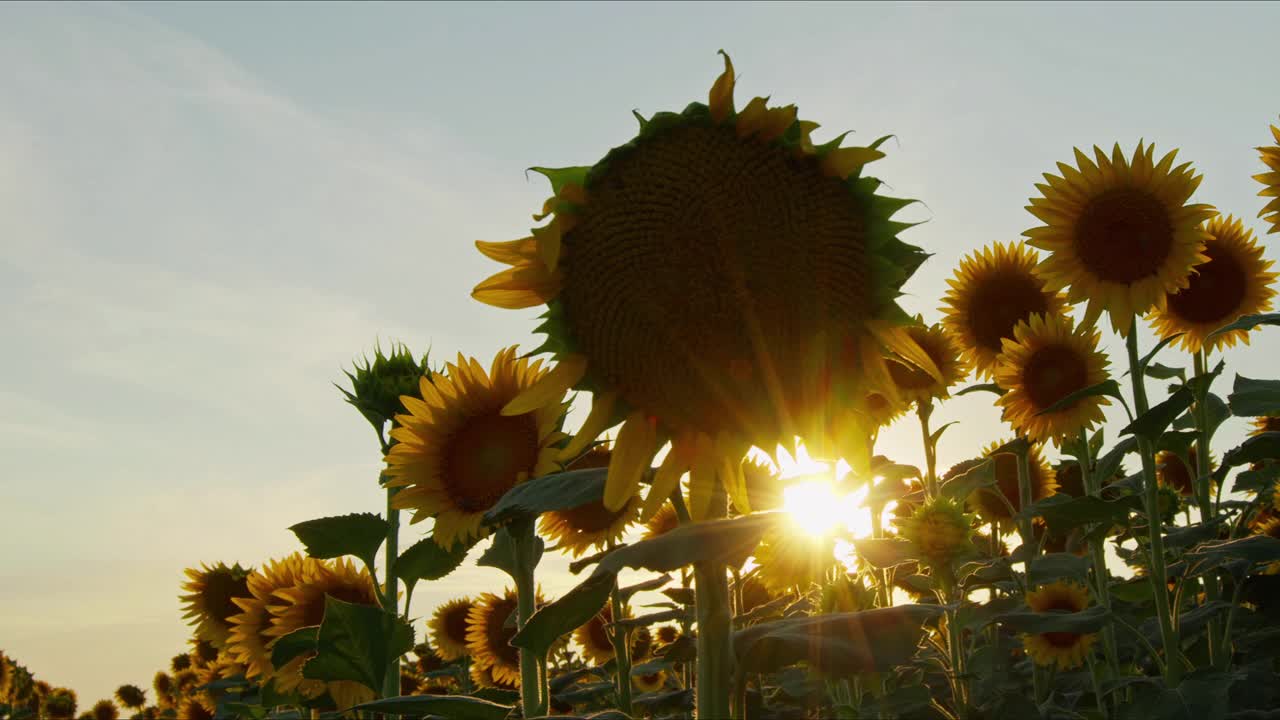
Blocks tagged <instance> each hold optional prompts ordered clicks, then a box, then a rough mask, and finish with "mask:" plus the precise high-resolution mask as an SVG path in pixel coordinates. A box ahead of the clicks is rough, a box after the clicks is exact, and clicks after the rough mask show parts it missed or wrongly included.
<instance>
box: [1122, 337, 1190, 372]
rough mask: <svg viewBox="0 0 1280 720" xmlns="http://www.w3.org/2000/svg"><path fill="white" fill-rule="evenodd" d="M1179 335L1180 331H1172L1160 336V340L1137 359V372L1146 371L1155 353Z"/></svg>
mask: <svg viewBox="0 0 1280 720" xmlns="http://www.w3.org/2000/svg"><path fill="white" fill-rule="evenodd" d="M1179 337H1182V333H1174V334H1173V335H1169V336H1167V337H1163V338H1160V342H1158V343H1156V345H1155V347H1153V348H1151V351H1150V352H1148V353H1147V354H1146V355H1143V356H1142V357H1141V358H1140V359H1139V360H1138V370H1139V372H1143V373H1145V372H1146V371H1147V368H1148V367H1150V366H1151V361H1152V360H1155V359H1156V355H1159V354H1160V351H1161V350H1163V349H1165V348H1166V347H1168V346H1169V343H1171V342H1173V341H1174V340H1177V339H1178V338H1179ZM1126 374H1128V373H1126Z"/></svg>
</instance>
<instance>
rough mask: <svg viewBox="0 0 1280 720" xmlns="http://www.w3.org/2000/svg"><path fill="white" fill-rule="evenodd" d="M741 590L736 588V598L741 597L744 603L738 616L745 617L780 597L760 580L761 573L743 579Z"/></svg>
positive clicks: (734, 592) (739, 608)
mask: <svg viewBox="0 0 1280 720" xmlns="http://www.w3.org/2000/svg"><path fill="white" fill-rule="evenodd" d="M740 584H741V589H739V588H738V587H735V588H734V591H733V594H734V597H741V598H742V603H741V604H740V606H739V607H738V612H737V614H738V615H745V614H747V613H749V612H751V611H752V610H754V609H756V608H758V607H760V606H761V605H765V604H768V603H771V602H773V601H774V600H777V599H778V597H779V595H775V594H774V593H773V591H772V590H770V589H769V587H768V586H766V585H765V584H764V582H763V581H762V580H761V579H760V577H759V573H752V574H750V575H747V576H746V577H744V578H742V580H741V581H740Z"/></svg>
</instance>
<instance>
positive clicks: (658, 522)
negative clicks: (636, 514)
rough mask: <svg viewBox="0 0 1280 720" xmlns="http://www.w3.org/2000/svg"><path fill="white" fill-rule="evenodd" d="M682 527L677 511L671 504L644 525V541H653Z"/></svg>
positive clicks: (664, 506)
mask: <svg viewBox="0 0 1280 720" xmlns="http://www.w3.org/2000/svg"><path fill="white" fill-rule="evenodd" d="M678 527H680V516H679V515H676V509H675V507H674V506H672V505H671V503H667V504H666V505H663V506H662V508H661V509H659V510H658V512H656V513H654V515H653V517H651V518H649V522H646V523H645V524H644V535H643V536H642V539H644V540H651V539H653V538H656V537H660V536H662V535H666V534H667V533H669V532H671V531H672V530H675V529H676V528H678Z"/></svg>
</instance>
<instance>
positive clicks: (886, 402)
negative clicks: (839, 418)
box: [853, 361, 910, 433]
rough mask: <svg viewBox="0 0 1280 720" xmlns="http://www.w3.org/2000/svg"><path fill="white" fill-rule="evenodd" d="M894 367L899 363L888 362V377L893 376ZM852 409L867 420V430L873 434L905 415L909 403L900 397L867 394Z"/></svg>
mask: <svg viewBox="0 0 1280 720" xmlns="http://www.w3.org/2000/svg"><path fill="white" fill-rule="evenodd" d="M894 365H900V363H898V362H896V361H890V365H889V367H890V374H889V375H890V377H892V376H893V373H892V368H893V366H894ZM853 407H854V408H856V411H857V412H858V413H860V414H861V415H862V416H863V417H865V418H866V419H867V420H868V425H867V430H868V431H869V432H871V433H875V432H877V431H878V430H879V429H880V428H883V427H886V426H888V425H891V424H893V421H894V420H897V419H898V418H900V417H902V416H903V415H905V414H906V413H907V410H908V408H909V407H910V403H909V402H907V401H906V400H905V399H904V398H903V397H902V396H901V395H899V396H897V397H894V396H892V395H889V394H886V393H880V392H869V393H867V394H865V395H863V396H862V400H861V402H855V403H854V405H853Z"/></svg>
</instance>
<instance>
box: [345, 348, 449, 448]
mask: <svg viewBox="0 0 1280 720" xmlns="http://www.w3.org/2000/svg"><path fill="white" fill-rule="evenodd" d="M352 370H354V371H355V372H354V373H352V372H350V371H346V370H344V371H343V373H344V374H345V375H346V376H347V377H348V378H350V380H351V390H347V389H346V388H344V387H342V386H336V387H337V388H338V389H339V390H341V391H342V394H343V395H345V396H346V399H347V402H348V403H351V405H352V406H354V407H355V409H356V410H359V411H360V414H361V415H363V416H364V418H365V419H366V420H368V421H369V422H370V423H371V424H372V425H373V426H374V427H375V428H377V429H378V430H379V431H381V430H382V428H383V426H384V425H385V424H386V423H388V422H394V421H395V416H396V415H399V414H401V413H403V412H404V411H405V408H404V405H402V404H401V402H400V397H401V396H403V395H408V396H410V397H415V398H421V397H422V392H421V390H420V389H419V387H418V383H419V381H420V380H421V378H422V377H423V376H424V375H425V376H427V377H428V378H430V377H431V370H430V369H429V368H428V366H427V356H426V355H423V356H422V360H421V361H418V360H415V359H414V357H413V353H412V352H410V351H409V348H408V347H406V346H405V345H403V344H396V345H393V346H392V347H391V351H390V352H389V353H387V354H383V352H382V348H381V347H380V346H375V347H374V349H373V359H369V358H368V357H367V356H366V357H364V358H362V359H361V360H360V361H357V362H356V363H355V364H354V365H353V367H352Z"/></svg>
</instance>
